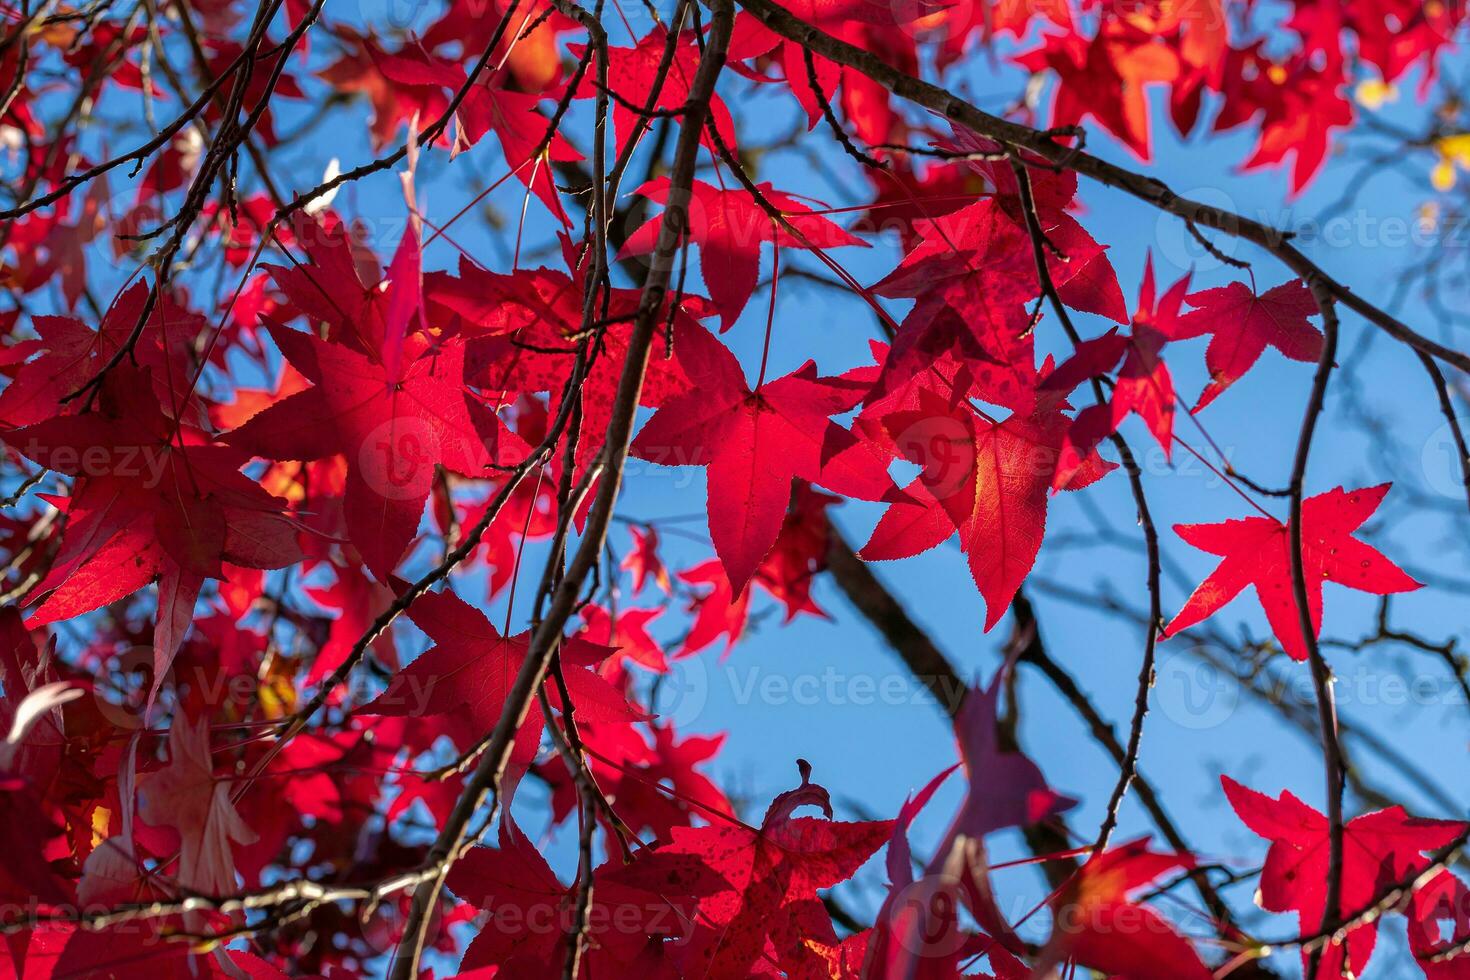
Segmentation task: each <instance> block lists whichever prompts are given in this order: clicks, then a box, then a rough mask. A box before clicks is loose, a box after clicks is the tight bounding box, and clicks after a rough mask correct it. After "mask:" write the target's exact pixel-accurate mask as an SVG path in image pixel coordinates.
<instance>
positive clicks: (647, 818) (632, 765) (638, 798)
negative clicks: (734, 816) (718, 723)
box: [537, 721, 732, 840]
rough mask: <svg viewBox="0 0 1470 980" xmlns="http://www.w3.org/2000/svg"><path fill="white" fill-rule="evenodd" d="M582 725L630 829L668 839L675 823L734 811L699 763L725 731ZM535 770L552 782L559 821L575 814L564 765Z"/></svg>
mask: <svg viewBox="0 0 1470 980" xmlns="http://www.w3.org/2000/svg"><path fill="white" fill-rule="evenodd" d="M579 730H580V731H581V733H582V739H583V742H584V743H585V744H586V745H588V746H589V748H590V749H591V751H592V752H595V753H596V754H595V755H589V759H588V765H589V767H590V768H591V770H592V772H593V774H594V775H595V776H596V777H597V784H598V785H599V786H600V787H602V788H603V792H604V794H605V795H606V796H607V798H608V800H609V801H610V802H612V803H613V804H614V806H615V809H616V810H617V813H618V817H619V818H620V819H621V820H622V821H623V822H624V824H626V826H627V827H628V828H629V829H631V830H633V831H635V832H637V831H639V830H641V829H643V828H648V829H650V830H651V831H652V832H653V834H654V835H655V836H656V837H657V838H658V839H659V840H668V838H669V831H670V830H671V829H672V828H674V827H687V826H691V825H692V824H693V822H694V819H695V818H699V819H701V820H703V819H705V818H707V817H708V815H709V814H710V813H711V812H715V813H730V812H732V807H731V805H730V801H729V800H728V799H726V797H725V794H724V793H723V792H721V790H720V788H719V787H718V786H717V785H715V783H714V781H713V780H711V779H710V778H709V777H708V776H706V775H704V773H702V772H700V771H699V770H698V768H697V767H698V766H700V765H702V764H703V763H705V762H707V761H709V760H710V759H712V758H714V756H715V755H716V753H718V752H719V750H720V747H721V746H722V745H723V744H724V742H725V736H724V735H714V736H705V735H688V736H685V737H683V738H680V737H679V735H678V733H677V732H676V731H675V729H674V726H673V725H672V724H660V723H657V722H653V721H650V722H648V723H646V724H638V725H599V724H596V723H591V724H579ZM537 771H538V774H540V775H541V776H542V777H543V778H544V779H546V780H547V782H548V783H549V784H550V785H551V787H552V799H551V814H552V820H553V821H555V822H557V823H560V822H562V821H564V820H566V819H567V818H568V817H570V816H571V815H572V814H573V813H576V812H577V800H578V790H577V784H576V781H575V780H573V779H572V778H571V776H570V774H569V773H568V772H567V768H566V765H565V764H563V763H562V762H561V760H551V764H549V765H543V766H541V767H538V770H537ZM670 790H671V791H672V792H670Z"/></svg>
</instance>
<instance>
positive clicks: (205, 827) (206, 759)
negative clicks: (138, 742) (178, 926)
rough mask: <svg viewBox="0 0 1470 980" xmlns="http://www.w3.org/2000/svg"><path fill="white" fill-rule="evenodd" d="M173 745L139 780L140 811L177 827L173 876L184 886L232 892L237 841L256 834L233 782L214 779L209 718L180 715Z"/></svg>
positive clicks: (156, 823) (152, 821)
mask: <svg viewBox="0 0 1470 980" xmlns="http://www.w3.org/2000/svg"><path fill="white" fill-rule="evenodd" d="M168 751H169V762H168V766H167V767H166V768H164V769H160V770H158V771H157V772H154V773H150V774H147V775H144V776H143V777H141V778H140V779H139V780H138V793H139V796H140V797H141V799H140V804H139V809H138V815H139V817H140V818H141V819H142V820H143V822H144V823H146V824H149V825H150V826H153V827H173V828H174V829H176V830H177V831H178V833H179V840H180V848H179V866H178V871H177V873H176V874H175V875H174V878H175V880H176V881H177V882H178V883H179V884H180V885H181V886H182V887H183V889H185V890H186V891H187V892H190V893H194V894H200V895H228V894H230V893H232V892H234V891H235V862H234V857H233V855H232V844H250V843H253V842H254V840H255V834H254V833H253V832H252V831H251V829H250V828H249V827H247V826H246V825H245V822H244V821H243V820H241V819H240V815H239V814H238V813H237V812H235V805H234V804H233V803H232V802H230V783H229V782H226V781H222V780H217V779H215V776H214V763H213V762H212V761H211V758H210V748H209V720H208V719H207V718H200V719H199V720H198V721H197V722H191V721H189V720H187V719H186V718H183V717H176V718H175V719H174V721H173V724H172V725H170V726H169V730H168ZM187 918H188V915H187V914H186V919H187Z"/></svg>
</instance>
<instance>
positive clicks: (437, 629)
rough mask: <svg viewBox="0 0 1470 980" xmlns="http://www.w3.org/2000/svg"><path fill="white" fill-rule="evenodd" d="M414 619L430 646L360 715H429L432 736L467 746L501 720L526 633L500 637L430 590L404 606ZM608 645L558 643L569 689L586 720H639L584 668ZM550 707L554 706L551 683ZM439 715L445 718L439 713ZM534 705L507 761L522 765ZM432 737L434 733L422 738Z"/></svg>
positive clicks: (537, 733)
mask: <svg viewBox="0 0 1470 980" xmlns="http://www.w3.org/2000/svg"><path fill="white" fill-rule="evenodd" d="M409 616H410V618H411V619H412V620H413V622H414V624H415V625H416V626H418V627H419V628H420V629H422V630H423V631H424V632H425V633H427V634H428V635H429V638H430V639H431V640H433V641H434V646H432V647H430V648H429V649H428V650H426V651H424V652H423V653H422V654H420V655H419V657H418V658H417V659H416V660H414V662H413V663H411V664H409V665H408V666H407V667H405V668H403V669H402V670H400V671H399V672H398V673H396V674H394V675H393V679H392V680H391V681H389V683H388V687H387V689H386V690H384V691H383V693H382V694H379V695H378V696H377V697H376V698H375V699H373V700H372V701H371V702H369V703H368V704H366V705H364V706H363V708H362V712H363V714H367V715H387V716H390V717H409V718H424V717H432V718H435V719H436V720H435V722H434V724H433V725H432V726H431V727H432V729H433V731H434V732H435V733H437V732H447V733H448V734H449V735H451V736H452V737H453V738H454V740H455V743H456V744H457V745H459V746H460V747H461V748H468V747H469V746H470V745H473V744H474V743H475V742H476V741H477V740H478V739H480V738H482V737H483V736H484V734H485V733H486V732H488V731H490V730H491V729H492V728H494V727H495V724H496V722H497V721H499V720H500V712H501V709H502V708H503V707H504V706H505V699H506V697H507V696H508V695H509V694H510V689H511V686H512V685H513V684H514V683H515V679H516V672H517V671H519V670H520V668H521V664H522V663H523V662H524V661H525V659H526V656H527V654H528V653H529V651H530V648H529V645H528V644H529V642H530V638H531V635H530V632H529V631H527V632H524V633H519V634H517V635H515V636H510V637H507V636H503V635H501V633H500V632H499V631H498V630H496V629H495V627H493V626H491V625H490V621H489V620H487V619H486V618H485V614H484V613H482V612H480V611H479V610H478V609H476V608H475V607H474V606H471V605H470V604H469V603H467V602H465V601H464V600H463V599H461V598H459V596H457V595H455V594H454V593H452V592H430V593H427V594H425V595H423V596H421V597H420V598H419V599H417V600H416V601H415V602H414V604H413V607H412V608H411V609H410V610H409ZM614 652H615V651H614V650H613V649H612V648H611V647H605V646H600V645H598V644H595V643H589V642H588V641H587V640H584V639H581V638H579V637H576V636H573V637H571V638H569V639H566V640H563V641H562V644H561V647H560V656H561V662H562V664H563V668H564V669H563V673H564V676H565V677H566V682H567V693H569V694H570V695H571V698H572V702H573V704H574V705H575V706H576V710H577V716H578V717H579V718H584V717H585V718H586V719H588V720H589V721H604V722H608V721H632V720H634V719H635V718H638V717H639V714H638V712H637V710H636V709H634V708H633V707H632V706H630V705H629V704H628V702H627V700H626V699H624V697H623V695H622V694H621V693H619V692H618V690H617V689H616V688H614V687H613V686H612V685H610V684H608V682H607V681H605V680H603V679H602V678H601V677H599V676H597V674H596V672H595V671H593V670H590V669H589V668H591V667H594V666H596V665H597V664H599V663H601V662H602V661H604V660H606V659H607V658H608V657H609V656H611V655H612V654H613V653H614ZM550 694H551V701H552V704H553V705H557V706H558V707H559V706H560V697H559V695H558V694H557V692H556V690H555V688H554V687H553V688H552V689H550ZM438 716H448V717H445V718H442V719H441V718H439V717H438ZM543 721H544V719H543V718H542V716H541V709H540V705H539V703H537V702H535V701H533V702H532V703H531V706H530V709H529V710H528V711H527V713H526V719H525V721H524V722H522V724H521V727H520V730H519V731H518V733H517V735H516V742H515V750H514V754H513V756H512V757H513V758H514V759H515V760H516V761H517V762H519V763H522V764H524V763H528V762H530V760H531V759H532V758H534V756H535V754H536V749H537V746H538V745H539V743H540V738H541V726H542V723H543ZM428 740H429V741H432V735H430V736H429V737H428Z"/></svg>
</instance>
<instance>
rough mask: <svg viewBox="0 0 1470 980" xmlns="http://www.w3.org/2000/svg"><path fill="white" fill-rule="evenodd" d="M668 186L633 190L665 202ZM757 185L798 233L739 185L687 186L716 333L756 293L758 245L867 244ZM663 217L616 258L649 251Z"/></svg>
mask: <svg viewBox="0 0 1470 980" xmlns="http://www.w3.org/2000/svg"><path fill="white" fill-rule="evenodd" d="M671 186H672V182H671V181H670V180H669V178H668V177H657V178H655V179H653V180H651V181H649V182H648V183H646V184H644V185H643V186H642V187H640V188H638V190H637V191H636V193H637V194H639V195H640V196H642V197H645V198H647V199H648V200H650V201H653V202H654V203H656V204H665V203H667V202H668V198H669V188H670V187H671ZM757 187H758V188H759V190H760V192H761V195H762V196H763V197H764V198H765V199H766V201H767V202H769V203H770V204H771V205H773V206H774V207H776V208H778V209H779V210H780V212H781V214H782V215H783V216H784V217H785V219H786V221H787V222H788V223H789V224H790V225H791V227H793V228H795V229H796V230H797V231H798V232H800V233H801V234H800V236H798V235H796V234H793V233H792V232H791V231H789V230H787V228H786V227H785V226H784V225H780V224H777V222H776V221H775V220H773V219H772V218H771V216H770V215H768V214H766V212H765V211H763V210H761V208H760V206H759V205H757V204H756V202H755V197H754V196H753V195H752V194H751V193H750V192H749V191H747V190H745V189H744V188H743V187H742V188H738V189H736V190H722V189H720V188H718V187H714V186H712V185H710V184H706V183H705V182H704V181H701V180H696V181H694V183H693V186H691V187H690V199H689V213H688V217H687V218H686V226H687V230H686V232H685V234H686V235H687V236H688V239H689V241H690V242H693V243H694V244H696V245H698V246H699V248H700V269H701V271H702V272H703V274H704V284H705V287H706V288H708V289H709V294H710V299H711V300H713V301H714V305H715V309H716V311H718V312H719V314H720V331H721V332H724V331H726V330H729V329H730V327H731V326H733V325H734V323H735V320H736V319H737V318H738V317H739V316H740V311H741V310H743V309H745V304H746V302H747V301H748V300H749V299H750V296H751V294H752V293H754V292H755V287H756V280H757V278H758V276H759V273H760V251H761V244H762V243H764V242H770V243H773V244H774V245H775V247H776V248H808V247H811V248H817V249H824V250H825V249H830V248H841V247H842V246H844V245H859V246H862V247H864V248H866V247H868V243H867V242H865V241H863V240H862V239H860V238H854V237H853V236H852V235H850V234H848V233H847V232H845V231H843V230H842V229H841V228H840V227H838V226H837V225H835V224H833V223H832V222H831V221H830V220H828V219H827V218H824V217H822V216H820V215H816V214H812V212H811V209H810V208H808V207H807V206H806V205H804V204H802V203H801V202H800V201H797V200H796V199H795V198H792V197H791V196H789V195H787V194H783V193H781V192H780V191H778V190H776V189H775V188H773V187H772V186H771V185H770V184H758V185H757ZM663 220H664V219H663V215H659V216H658V217H656V218H652V219H650V220H649V221H648V222H647V223H646V224H644V225H643V226H642V227H641V228H639V229H637V230H636V231H634V232H633V233H632V234H631V235H629V236H628V238H627V240H626V241H625V242H624V243H623V247H622V249H621V250H620V251H619V252H618V257H619V258H625V257H627V256H630V255H647V254H648V253H650V252H652V251H653V249H654V245H655V244H656V243H657V242H658V234H659V229H660V228H661V227H663Z"/></svg>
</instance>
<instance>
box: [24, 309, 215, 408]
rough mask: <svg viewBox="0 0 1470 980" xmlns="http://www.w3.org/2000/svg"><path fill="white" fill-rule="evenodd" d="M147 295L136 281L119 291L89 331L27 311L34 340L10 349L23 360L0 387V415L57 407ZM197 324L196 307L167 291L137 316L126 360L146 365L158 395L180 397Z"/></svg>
mask: <svg viewBox="0 0 1470 980" xmlns="http://www.w3.org/2000/svg"><path fill="white" fill-rule="evenodd" d="M147 296H148V284H147V283H144V282H138V283H136V284H134V285H133V286H131V287H129V288H128V289H126V290H124V291H123V292H122V293H120V294H119V295H118V296H117V297H116V298H115V299H114V300H113V302H112V305H111V306H110V307H108V309H107V311H106V312H105V313H104V314H103V316H102V322H101V324H100V325H99V327H98V329H96V330H92V329H90V328H89V327H88V326H87V325H86V324H85V323H83V322H82V321H80V320H77V319H74V318H72V317H63V316H36V317H32V318H31V324H32V326H34V327H35V330H36V333H37V335H38V339H37V341H36V342H34V343H32V344H30V346H27V347H12V348H10V350H11V351H18V353H19V357H18V358H17V360H21V361H23V363H22V364H21V366H20V367H19V368H18V369H17V370H16V372H15V376H14V378H13V379H12V380H11V382H10V384H9V385H7V386H6V387H5V390H4V391H0V422H3V423H4V424H5V425H8V426H13V427H19V426H23V425H30V424H32V423H35V422H41V421H44V420H46V419H49V418H52V417H53V416H56V415H59V414H61V413H62V409H63V405H62V401H61V399H63V398H64V397H66V396H67V395H70V394H72V393H73V392H75V391H77V390H79V389H80V388H81V387H82V386H83V385H85V384H87V383H88V382H90V381H91V380H92V379H93V378H95V377H96V376H97V375H98V374H99V373H100V372H101V370H102V366H103V365H104V364H106V363H107V362H108V361H110V360H111V359H112V358H113V357H114V356H115V355H116V354H117V352H118V351H119V350H121V349H122V347H123V345H124V344H126V343H127V341H128V337H129V335H130V334H131V333H132V331H133V328H134V327H136V326H137V325H138V321H139V319H140V318H141V316H142V313H143V304H144V301H145V299H146V297H147ZM203 325H204V319H203V318H202V317H201V316H199V314H197V313H194V312H193V311H191V310H189V309H187V308H186V307H184V306H181V305H180V304H178V303H177V302H175V301H174V300H173V299H171V298H170V297H168V296H167V295H165V296H162V297H160V298H159V300H158V303H157V305H156V306H155V308H154V310H153V311H152V312H151V313H150V314H149V315H148V318H147V320H146V321H144V323H143V329H142V332H141V333H140V334H139V335H138V339H137V340H136V342H134V343H133V345H132V348H131V350H132V353H133V361H132V362H133V363H136V364H139V365H142V366H144V367H148V368H151V369H152V373H151V375H150V381H151V384H152V385H153V387H154V390H155V391H156V392H157V394H158V397H159V400H160V401H161V402H164V403H165V404H183V403H185V401H186V399H185V398H184V397H183V396H184V392H185V390H186V386H187V384H188V382H187V378H188V377H189V370H188V367H187V365H188V360H187V358H188V353H187V351H188V346H189V344H190V343H191V342H192V340H193V338H194V337H195V336H197V335H198V333H199V331H200V330H201V329H202V327H203ZM35 351H40V352H41V353H40V356H39V357H35V358H30V355H31V354H32V353H33V352H35ZM27 358H30V359H27ZM180 379H185V380H180Z"/></svg>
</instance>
